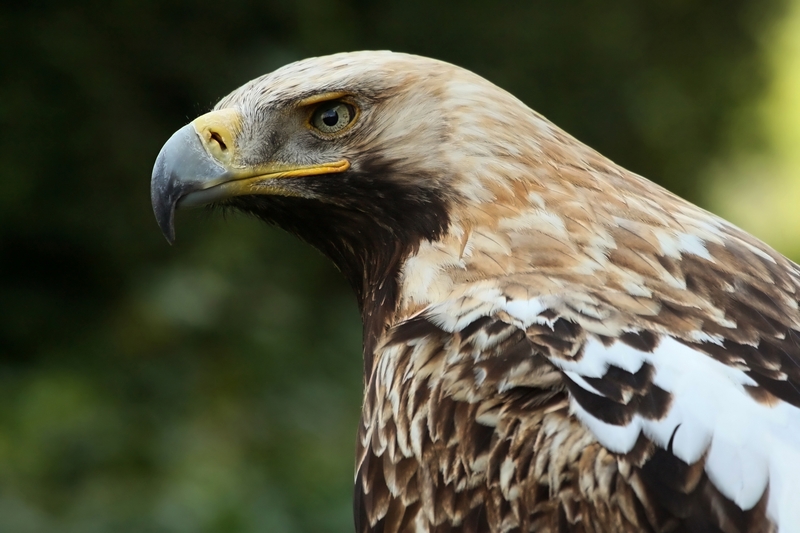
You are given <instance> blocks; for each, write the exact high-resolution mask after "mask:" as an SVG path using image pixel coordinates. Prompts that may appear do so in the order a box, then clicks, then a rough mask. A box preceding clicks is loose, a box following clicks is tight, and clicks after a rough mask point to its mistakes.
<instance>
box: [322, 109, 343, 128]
mask: <svg viewBox="0 0 800 533" xmlns="http://www.w3.org/2000/svg"><path fill="white" fill-rule="evenodd" d="M322 122H324V123H325V125H326V126H335V125H336V123H337V122H339V113H338V112H337V111H336V109H335V108H334V109H328V110H327V111H325V112H324V113H322Z"/></svg>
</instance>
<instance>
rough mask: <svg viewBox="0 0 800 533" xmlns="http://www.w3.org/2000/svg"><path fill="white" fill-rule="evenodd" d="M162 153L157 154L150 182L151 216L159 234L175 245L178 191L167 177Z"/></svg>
mask: <svg viewBox="0 0 800 533" xmlns="http://www.w3.org/2000/svg"><path fill="white" fill-rule="evenodd" d="M164 159H165V157H164V152H163V150H162V152H161V153H160V154H158V158H157V159H156V164H155V167H154V168H153V177H152V180H151V181H150V202H151V204H152V206H153V214H155V216H156V222H157V223H158V227H159V228H160V229H161V233H163V234H164V237H165V238H166V239H167V242H168V243H170V244H174V243H175V205H176V204H177V203H178V198H177V197H178V196H179V194H178V191H176V190H175V189H176V187H175V184H174V182H173V181H172V180H170V179H169V178H168V176H167V169H166V164H165V161H164Z"/></svg>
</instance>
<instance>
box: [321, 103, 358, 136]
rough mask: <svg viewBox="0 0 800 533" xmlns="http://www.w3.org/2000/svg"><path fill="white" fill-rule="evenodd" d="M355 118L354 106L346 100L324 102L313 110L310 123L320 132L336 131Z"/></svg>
mask: <svg viewBox="0 0 800 533" xmlns="http://www.w3.org/2000/svg"><path fill="white" fill-rule="evenodd" d="M355 118H356V108H355V107H354V106H352V105H351V104H348V103H347V102H342V101H341V100H335V101H333V102H325V103H323V104H321V105H320V106H319V107H317V108H316V109H315V110H314V113H313V114H312V115H311V125H312V126H313V127H314V128H316V129H317V130H319V131H321V132H322V133H327V134H332V133H338V132H340V131H342V130H343V129H344V128H346V127H347V126H348V125H349V124H350V123H351V122H353V119H355Z"/></svg>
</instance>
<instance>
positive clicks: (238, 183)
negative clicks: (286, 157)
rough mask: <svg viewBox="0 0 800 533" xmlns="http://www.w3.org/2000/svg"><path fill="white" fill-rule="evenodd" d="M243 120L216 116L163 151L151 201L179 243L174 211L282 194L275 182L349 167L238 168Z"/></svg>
mask: <svg viewBox="0 0 800 533" xmlns="http://www.w3.org/2000/svg"><path fill="white" fill-rule="evenodd" d="M241 126H242V115H241V113H239V111H237V110H235V109H221V110H218V111H212V112H210V113H207V114H205V115H203V116H201V117H198V118H196V119H195V120H193V121H192V122H190V123H189V124H187V125H186V126H184V127H182V128H181V129H179V130H178V131H176V132H175V133H174V134H173V135H172V137H170V138H169V140H167V142H166V143H165V144H164V147H163V148H161V152H159V154H158V157H157V158H156V164H155V166H154V167H153V177H152V179H151V181H150V201H151V202H152V205H153V212H154V213H155V216H156V221H157V222H158V226H159V227H160V228H161V232H162V233H163V234H164V237H166V239H167V241H168V242H169V243H170V244H172V243H173V242H174V241H175V209H176V208H178V207H180V208H183V207H196V206H201V205H206V204H209V203H212V202H215V201H219V200H224V199H226V198H231V197H234V196H243V195H250V194H281V193H282V192H283V189H281V188H280V187H276V186H275V184H274V183H272V181H273V180H276V179H280V178H292V177H300V176H313V175H317V174H334V173H338V172H344V171H346V170H347V169H348V168H350V163H349V162H348V161H347V160H340V161H335V162H331V163H323V164H315V165H307V166H297V165H294V166H292V165H286V164H282V163H272V162H270V163H266V164H263V165H256V166H239V165H237V164H236V159H237V158H236V139H237V136H238V135H239V134H240V132H241V129H242V128H241Z"/></svg>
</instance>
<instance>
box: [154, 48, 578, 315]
mask: <svg viewBox="0 0 800 533" xmlns="http://www.w3.org/2000/svg"><path fill="white" fill-rule="evenodd" d="M487 133H488V134H487ZM559 135H560V136H561V137H562V140H570V139H571V138H570V137H569V136H567V135H566V134H563V132H560V130H558V129H557V128H555V127H554V126H552V125H551V124H550V123H549V122H547V121H546V120H545V119H543V118H542V117H541V116H539V115H537V114H536V113H534V112H533V111H531V110H530V109H529V108H528V107H526V106H525V105H524V104H523V103H521V102H520V101H519V100H517V99H516V98H515V97H513V96H512V95H511V94H509V93H507V92H505V91H503V90H502V89H500V88H498V87H497V86H495V85H493V84H491V83H490V82H488V81H486V80H484V79H483V78H481V77H480V76H478V75H476V74H473V73H472V72H469V71H467V70H465V69H462V68H459V67H456V66H454V65H451V64H448V63H444V62H441V61H436V60H433V59H428V58H423V57H419V56H413V55H408V54H400V53H392V52H356V53H343V54H337V55H332V56H326V57H317V58H311V59H306V60H303V61H299V62H296V63H292V64H290V65H287V66H285V67H283V68H281V69H278V70H276V71H274V72H272V73H270V74H267V75H264V76H262V77H260V78H257V79H255V80H252V81H250V82H249V83H247V84H245V85H243V86H242V87H240V88H239V89H237V90H235V91H234V92H232V93H231V94H229V95H228V96H226V97H225V98H223V99H222V100H221V101H220V102H219V103H218V104H217V105H216V106H215V108H214V110H213V111H211V112H210V113H207V114H205V115H203V116H200V117H199V118H197V119H195V120H193V121H192V122H191V123H189V124H187V125H186V126H184V127H183V128H181V129H180V130H178V131H177V132H176V133H175V134H174V135H173V136H172V137H171V138H170V139H169V140H168V141H167V143H166V144H165V145H164V147H163V149H162V150H161V153H160V154H159V156H158V159H157V160H156V164H155V168H154V170H153V176H152V182H151V198H152V204H153V209H154V211H155V214H156V218H157V220H158V223H159V225H160V227H161V230H162V231H163V233H164V235H165V236H166V238H167V240H168V241H170V242H172V241H173V240H174V237H175V230H174V212H175V208H176V207H178V208H183V207H191V206H200V205H206V204H215V205H222V206H230V207H233V208H235V209H238V210H241V211H244V212H247V213H251V214H254V215H256V216H257V217H259V218H261V219H263V220H265V221H267V222H270V223H273V224H276V225H278V226H280V227H282V228H283V229H285V230H287V231H289V232H291V233H294V234H296V235H297V236H298V237H300V238H301V239H303V240H305V241H307V242H308V243H310V244H312V245H313V246H314V247H316V248H318V249H319V250H320V251H322V252H323V253H324V254H325V255H327V256H328V257H330V258H331V259H332V260H333V262H334V263H335V264H336V265H337V267H338V268H339V269H340V270H341V271H342V272H343V273H344V275H345V276H346V277H347V279H348V280H349V281H350V283H351V285H352V286H353V288H354V290H355V292H356V294H357V296H358V299H359V303H360V305H361V307H362V312H363V311H364V309H365V307H368V308H371V307H375V305H378V306H380V305H383V304H386V303H393V302H394V300H395V299H396V292H397V290H396V288H395V287H394V285H395V281H396V278H397V276H398V274H399V272H400V269H401V267H402V265H403V262H404V260H405V259H407V258H408V257H409V256H410V255H412V254H413V253H414V251H416V250H417V249H418V247H419V246H420V244H421V243H429V242H433V241H436V240H437V239H440V238H441V237H442V236H443V235H445V234H446V233H447V231H448V228H449V227H450V226H451V223H452V222H453V219H454V217H456V218H458V217H460V218H462V219H469V220H470V221H472V222H474V221H475V220H477V219H480V218H481V217H483V216H484V215H485V213H487V209H488V210H489V211H491V210H497V209H498V208H499V206H501V205H506V206H507V207H509V208H511V209H513V208H514V204H520V202H527V201H528V197H527V194H526V193H527V192H528V191H529V190H530V189H531V187H533V186H534V185H535V174H531V172H530V168H531V166H532V165H534V166H535V163H536V162H539V163H540V164H541V165H549V163H547V162H546V160H547V159H549V158H552V157H553V154H552V153H551V154H549V156H548V157H546V156H547V154H545V153H544V152H543V146H542V142H540V140H541V141H546V140H548V139H549V140H553V139H554V136H559ZM556 152H557V151H556ZM556 157H557V153H556ZM469 213H472V214H469ZM472 222H469V221H466V222H465V223H467V224H471V223H472ZM462 226H463V225H462ZM460 231H461V233H462V234H463V227H462V229H461V230H460ZM379 286H380V287H383V290H382V292H381V291H379V290H378V287H379ZM370 302H371V303H372V304H375V305H370Z"/></svg>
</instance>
